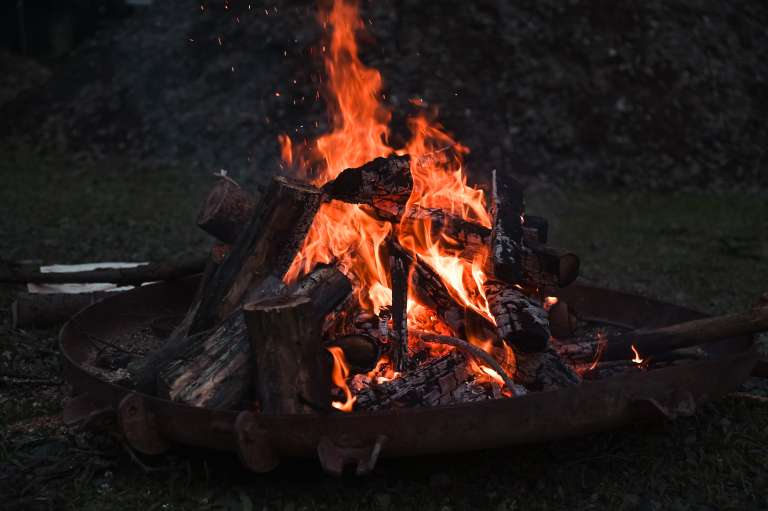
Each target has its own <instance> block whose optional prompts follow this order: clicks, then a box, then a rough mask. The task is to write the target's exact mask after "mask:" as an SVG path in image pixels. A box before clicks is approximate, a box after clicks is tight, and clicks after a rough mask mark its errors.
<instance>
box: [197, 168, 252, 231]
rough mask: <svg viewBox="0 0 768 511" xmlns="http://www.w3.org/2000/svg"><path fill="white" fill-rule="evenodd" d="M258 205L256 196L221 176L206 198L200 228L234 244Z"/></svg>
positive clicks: (199, 218)
mask: <svg viewBox="0 0 768 511" xmlns="http://www.w3.org/2000/svg"><path fill="white" fill-rule="evenodd" d="M256 204H257V202H256V199H255V198H254V197H253V195H251V194H250V193H248V192H247V191H245V190H244V189H243V188H242V187H241V186H240V185H239V184H237V183H236V182H235V181H233V180H232V179H230V178H228V177H226V176H221V177H219V179H218V181H217V183H216V184H215V185H214V186H213V188H212V189H211V191H210V193H208V196H207V197H206V198H205V202H204V203H203V207H202V209H200V213H199V214H198V216H197V225H198V227H200V228H201V229H202V230H204V231H205V232H207V233H208V234H210V235H211V236H213V237H215V238H217V239H218V240H219V241H221V242H223V243H234V242H235V241H237V237H238V235H239V234H240V232H241V231H242V230H243V227H245V225H246V224H247V223H248V220H249V219H250V218H251V216H252V215H253V212H254V210H255V209H256Z"/></svg>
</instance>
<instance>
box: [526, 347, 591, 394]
mask: <svg viewBox="0 0 768 511" xmlns="http://www.w3.org/2000/svg"><path fill="white" fill-rule="evenodd" d="M515 356H516V359H517V360H516V362H517V372H516V373H515V381H516V382H517V383H519V384H521V385H523V386H524V387H525V388H526V389H528V390H531V391H545V390H557V389H561V388H564V387H571V386H574V385H578V384H579V383H581V378H580V377H579V375H578V373H576V371H574V370H573V368H572V367H571V366H570V365H568V364H566V363H565V362H563V360H562V359H561V358H560V356H559V355H558V354H557V353H556V352H555V351H554V350H552V349H551V348H548V349H546V350H544V351H538V352H535V353H525V352H522V351H516V352H515Z"/></svg>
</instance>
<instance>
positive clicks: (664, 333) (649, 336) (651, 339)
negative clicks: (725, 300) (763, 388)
mask: <svg viewBox="0 0 768 511" xmlns="http://www.w3.org/2000/svg"><path fill="white" fill-rule="evenodd" d="M766 330H768V306H764V307H757V308H754V309H752V310H749V311H747V312H741V313H737V314H726V315H724V316H716V317H712V318H704V319H696V320H693V321H686V322H684V323H677V324H675V325H670V326H664V327H660V328H643V329H638V330H633V331H631V332H626V333H623V334H619V335H613V336H608V337H607V342H604V343H603V342H601V341H600V340H594V341H582V342H576V343H567V344H561V345H560V346H559V347H558V351H559V352H560V353H562V354H563V356H564V357H566V358H568V359H571V360H574V361H583V362H587V361H591V360H594V359H595V358H596V356H597V353H598V350H599V349H601V345H604V348H602V350H603V351H602V355H601V356H600V360H601V361H609V360H628V359H631V358H632V357H633V356H634V353H633V351H632V346H634V347H635V349H637V351H638V352H639V353H640V355H641V356H642V357H652V356H658V355H660V354H662V353H666V352H669V351H672V350H676V349H681V348H689V347H692V346H698V345H700V344H707V343H710V342H715V341H719V340H721V339H726V338H729V337H739V336H742V335H749V334H754V333H758V332H763V331H766Z"/></svg>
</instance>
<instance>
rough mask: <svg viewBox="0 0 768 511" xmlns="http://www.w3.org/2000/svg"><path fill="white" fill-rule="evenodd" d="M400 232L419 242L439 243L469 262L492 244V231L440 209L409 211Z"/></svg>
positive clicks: (402, 222)
mask: <svg viewBox="0 0 768 511" xmlns="http://www.w3.org/2000/svg"><path fill="white" fill-rule="evenodd" d="M400 229H401V232H405V233H412V234H413V235H414V236H416V237H417V238H419V239H432V240H440V242H441V244H442V245H443V246H445V247H446V248H448V249H452V250H455V251H457V252H458V253H459V255H460V257H462V258H464V259H467V260H470V261H471V260H473V259H474V258H475V257H476V256H477V255H479V254H482V253H484V251H485V250H487V249H488V248H489V247H490V244H491V229H489V228H488V227H485V226H484V225H482V224H479V223H477V222H472V221H470V220H464V219H463V218H461V217H459V216H456V215H452V214H450V213H448V212H447V211H444V210H442V209H437V208H422V207H420V206H412V207H410V208H408V210H407V211H406V212H405V215H404V216H403V218H402V219H401V221H400Z"/></svg>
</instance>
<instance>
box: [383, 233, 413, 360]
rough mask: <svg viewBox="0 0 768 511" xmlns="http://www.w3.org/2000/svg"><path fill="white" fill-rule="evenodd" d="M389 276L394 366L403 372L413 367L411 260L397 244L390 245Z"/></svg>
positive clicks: (391, 352)
mask: <svg viewBox="0 0 768 511" xmlns="http://www.w3.org/2000/svg"><path fill="white" fill-rule="evenodd" d="M389 248H390V250H389V252H390V253H389V276H390V279H391V281H392V286H391V287H392V334H391V336H390V338H391V341H392V342H391V346H392V348H391V350H390V354H391V356H392V365H393V367H394V369H395V371H399V372H403V371H405V370H407V369H409V368H410V367H411V365H412V364H411V360H410V356H409V354H408V276H409V274H410V268H411V258H410V257H409V256H408V254H406V253H405V251H404V250H403V249H402V247H400V246H399V245H397V244H396V243H390V245H389Z"/></svg>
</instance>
